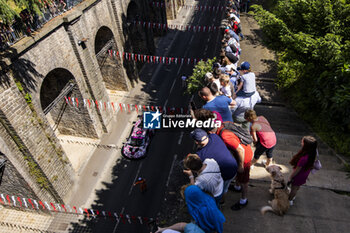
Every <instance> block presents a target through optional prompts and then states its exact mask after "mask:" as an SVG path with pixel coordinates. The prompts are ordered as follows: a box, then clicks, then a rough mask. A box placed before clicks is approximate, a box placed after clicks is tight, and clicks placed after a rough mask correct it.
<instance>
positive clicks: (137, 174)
mask: <svg viewBox="0 0 350 233" xmlns="http://www.w3.org/2000/svg"><path fill="white" fill-rule="evenodd" d="M142 164H143V161H142V162H141V163H140V165H139V168H138V169H137V172H136V176H135V179H134V182H133V183H132V185H131V187H130V190H129V194H128V195H129V196H130V194H131V191H132V189H133V188H134V184H135V182H136V179H137V177H138V176H139V173H140V171H141V167H142Z"/></svg>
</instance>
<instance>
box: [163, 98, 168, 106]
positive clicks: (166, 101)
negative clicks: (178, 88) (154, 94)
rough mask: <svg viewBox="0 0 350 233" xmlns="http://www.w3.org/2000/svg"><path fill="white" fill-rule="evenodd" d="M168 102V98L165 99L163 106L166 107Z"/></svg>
mask: <svg viewBox="0 0 350 233" xmlns="http://www.w3.org/2000/svg"><path fill="white" fill-rule="evenodd" d="M167 104H168V99H166V100H165V103H164V105H163V108H166V105H167Z"/></svg>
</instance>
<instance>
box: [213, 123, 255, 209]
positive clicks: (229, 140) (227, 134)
mask: <svg viewBox="0 0 350 233" xmlns="http://www.w3.org/2000/svg"><path fill="white" fill-rule="evenodd" d="M216 134H218V135H219V136H220V137H221V139H222V140H223V141H224V143H225V145H226V146H227V148H228V149H229V150H230V151H231V152H232V153H233V155H234V156H235V158H236V160H237V162H238V171H237V178H236V181H237V182H238V184H239V186H238V187H237V188H236V187H235V189H236V190H240V189H241V190H242V196H241V199H240V200H239V201H238V202H237V203H235V204H234V205H233V206H231V209H232V210H240V209H242V208H243V207H245V206H246V205H247V204H248V198H247V194H248V183H249V172H250V163H251V160H252V157H253V151H252V148H251V146H250V145H244V144H242V143H241V141H240V139H239V138H238V137H237V136H236V135H235V134H234V133H233V132H232V131H230V130H227V129H224V128H223V126H221V127H220V128H219V129H217V130H216Z"/></svg>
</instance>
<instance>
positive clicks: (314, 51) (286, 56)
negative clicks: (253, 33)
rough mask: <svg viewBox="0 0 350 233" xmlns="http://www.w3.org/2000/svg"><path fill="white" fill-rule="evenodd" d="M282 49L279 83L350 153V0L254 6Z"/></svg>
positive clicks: (306, 0)
mask: <svg viewBox="0 0 350 233" xmlns="http://www.w3.org/2000/svg"><path fill="white" fill-rule="evenodd" d="M252 9H253V11H254V16H255V18H256V19H257V21H258V23H259V25H260V26H261V28H262V30H263V31H264V33H265V35H266V38H267V41H266V42H267V44H268V45H269V46H271V48H273V49H275V50H276V51H277V54H278V74H277V75H278V80H277V86H278V87H279V88H281V89H284V90H285V93H286V94H287V95H288V97H289V98H288V99H290V100H291V102H292V104H294V106H295V108H296V110H297V111H298V112H299V113H301V115H303V116H304V118H305V119H307V120H308V121H309V122H310V123H312V125H313V126H315V128H316V130H318V131H319V133H320V134H323V135H324V136H325V138H326V139H328V141H329V142H331V143H332V144H333V145H334V146H336V147H337V149H338V150H339V151H341V152H343V153H347V154H349V155H350V152H349V151H350V148H349V146H350V139H349V137H348V136H350V117H349V114H350V72H349V65H350V1H349V0H279V1H276V5H275V7H274V8H273V10H272V12H269V11H266V10H264V9H263V8H262V7H261V6H259V5H254V6H252Z"/></svg>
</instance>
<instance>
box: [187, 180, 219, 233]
mask: <svg viewBox="0 0 350 233" xmlns="http://www.w3.org/2000/svg"><path fill="white" fill-rule="evenodd" d="M185 199H186V203H187V209H188V212H189V213H190V214H191V216H192V218H193V219H194V220H195V222H196V224H197V225H198V226H199V227H200V228H202V229H203V230H204V231H205V232H206V233H209V232H213V231H214V232H217V233H222V231H223V223H224V222H225V217H224V215H223V214H222V213H221V211H220V210H219V209H218V207H217V206H216V203H215V200H214V198H212V197H211V196H209V195H208V194H206V193H204V192H203V191H202V190H201V189H200V188H199V187H198V186H196V185H190V186H188V187H187V188H186V189H185Z"/></svg>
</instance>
